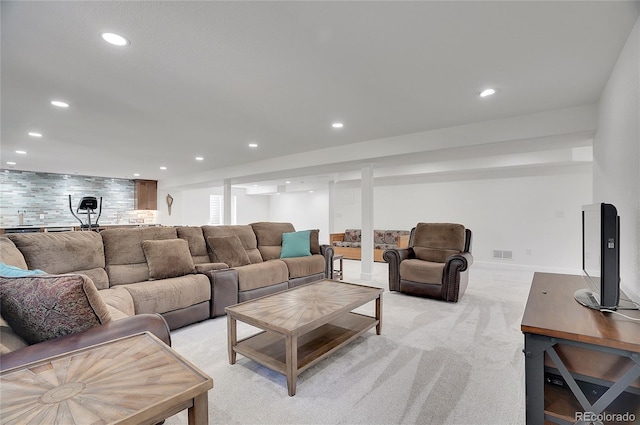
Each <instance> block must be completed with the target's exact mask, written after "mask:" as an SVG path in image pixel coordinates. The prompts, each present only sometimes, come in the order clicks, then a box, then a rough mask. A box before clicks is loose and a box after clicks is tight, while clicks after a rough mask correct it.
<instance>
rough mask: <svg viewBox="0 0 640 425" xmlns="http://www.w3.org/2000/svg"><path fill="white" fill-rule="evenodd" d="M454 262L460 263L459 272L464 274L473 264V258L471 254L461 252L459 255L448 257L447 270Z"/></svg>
mask: <svg viewBox="0 0 640 425" xmlns="http://www.w3.org/2000/svg"><path fill="white" fill-rule="evenodd" d="M453 262H460V265H459V266H457V268H458V270H459V271H461V272H463V271H465V270H467V269H468V268H469V266H471V265H472V264H473V256H472V255H471V253H469V252H461V253H459V254H454V255H451V256H449V257H447V260H446V264H447V265H446V266H445V269H446V268H448V267H450V264H451V263H453Z"/></svg>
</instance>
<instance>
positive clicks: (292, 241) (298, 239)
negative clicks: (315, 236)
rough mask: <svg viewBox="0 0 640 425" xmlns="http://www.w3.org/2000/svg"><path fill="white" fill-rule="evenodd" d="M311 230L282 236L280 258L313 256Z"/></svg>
mask: <svg viewBox="0 0 640 425" xmlns="http://www.w3.org/2000/svg"><path fill="white" fill-rule="evenodd" d="M310 238H311V230H302V231H299V232H291V233H283V234H282V251H281V252H280V258H292V257H308V256H310V255H311V248H310V247H311V242H310Z"/></svg>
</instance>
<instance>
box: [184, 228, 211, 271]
mask: <svg viewBox="0 0 640 425" xmlns="http://www.w3.org/2000/svg"><path fill="white" fill-rule="evenodd" d="M176 231H177V232H178V237H179V238H180V239H184V240H186V241H187V242H188V243H189V251H190V252H191V257H192V258H193V263H194V264H202V263H209V262H210V261H211V260H210V259H209V252H208V251H207V242H206V241H205V239H204V235H203V234H202V228H200V227H193V226H181V227H176Z"/></svg>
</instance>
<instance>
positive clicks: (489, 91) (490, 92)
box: [480, 89, 496, 97]
mask: <svg viewBox="0 0 640 425" xmlns="http://www.w3.org/2000/svg"><path fill="white" fill-rule="evenodd" d="M494 94H496V90H495V89H484V90H482V91H481V92H480V97H487V96H491V95H494Z"/></svg>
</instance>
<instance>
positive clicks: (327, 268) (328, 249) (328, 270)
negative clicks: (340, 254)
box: [320, 245, 334, 279]
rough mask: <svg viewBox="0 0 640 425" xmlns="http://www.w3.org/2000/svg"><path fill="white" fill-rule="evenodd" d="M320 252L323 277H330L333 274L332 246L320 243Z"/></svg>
mask: <svg viewBox="0 0 640 425" xmlns="http://www.w3.org/2000/svg"><path fill="white" fill-rule="evenodd" d="M320 254H322V255H323V256H324V278H325V279H331V276H333V254H334V251H333V246H331V245H320Z"/></svg>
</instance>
